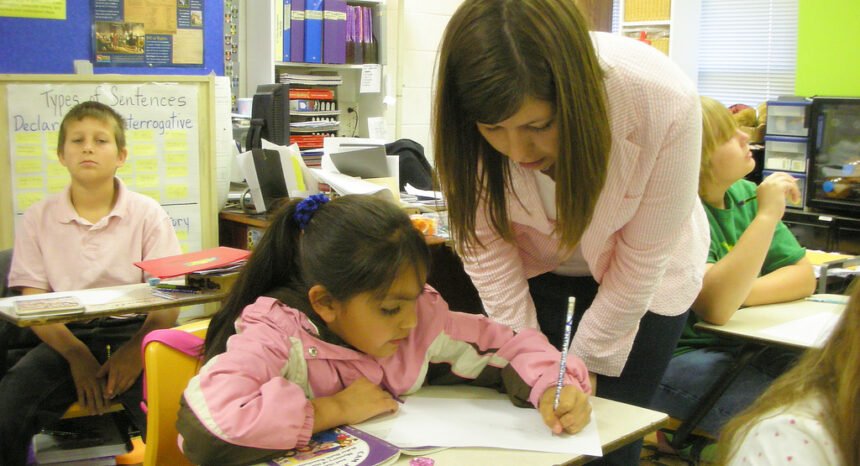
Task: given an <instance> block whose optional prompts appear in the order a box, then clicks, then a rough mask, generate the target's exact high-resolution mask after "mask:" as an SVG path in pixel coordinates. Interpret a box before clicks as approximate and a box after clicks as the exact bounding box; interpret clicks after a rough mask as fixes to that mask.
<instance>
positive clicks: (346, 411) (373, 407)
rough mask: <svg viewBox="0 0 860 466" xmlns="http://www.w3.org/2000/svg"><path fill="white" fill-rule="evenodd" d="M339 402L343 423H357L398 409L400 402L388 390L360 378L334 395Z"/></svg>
mask: <svg viewBox="0 0 860 466" xmlns="http://www.w3.org/2000/svg"><path fill="white" fill-rule="evenodd" d="M333 398H334V400H335V402H336V403H337V404H338V407H339V410H340V413H341V415H342V416H343V419H342V422H341V424H356V423H359V422H362V421H366V420H368V419H370V418H372V417H373V416H376V415H378V414H382V413H389V412H391V413H393V412H395V411H397V409H398V404H397V401H395V400H394V397H392V396H391V394H390V393H388V392H387V391H385V390H383V389H381V388H379V387H377V386H376V385H374V384H372V383H371V382H370V381H369V380H367V379H365V378H360V379H358V380H356V381H355V382H353V383H352V384H351V385H350V386H348V387H346V388H345V389H343V390H342V391H340V392H338V393H336V394H334V395H333Z"/></svg>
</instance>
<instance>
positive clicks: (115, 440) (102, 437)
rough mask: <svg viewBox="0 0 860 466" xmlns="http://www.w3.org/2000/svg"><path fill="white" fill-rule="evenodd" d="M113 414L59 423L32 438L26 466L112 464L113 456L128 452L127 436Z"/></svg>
mask: <svg viewBox="0 0 860 466" xmlns="http://www.w3.org/2000/svg"><path fill="white" fill-rule="evenodd" d="M114 416H115V415H114V414H104V415H101V416H85V417H76V418H72V419H61V420H59V421H57V422H56V423H55V424H54V425H52V426H51V427H50V428H47V429H43V430H42V432H40V433H38V434H36V436H34V437H33V449H32V457H31V458H30V461H28V464H38V465H56V466H59V465H64V466H72V465H89V466H99V465H107V464H116V456H117V455H124V454H126V453H128V452H129V451H131V449H132V444H131V440H130V439H129V436H128V433H127V432H125V429H123V428H121V427H120V425H121V424H122V423H120V422H117V420H116V418H115V417H114Z"/></svg>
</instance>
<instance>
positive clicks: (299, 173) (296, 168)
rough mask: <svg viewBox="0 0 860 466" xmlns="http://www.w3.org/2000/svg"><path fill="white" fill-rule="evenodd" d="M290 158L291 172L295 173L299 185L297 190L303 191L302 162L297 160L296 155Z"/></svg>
mask: <svg viewBox="0 0 860 466" xmlns="http://www.w3.org/2000/svg"><path fill="white" fill-rule="evenodd" d="M291 159H292V160H293V173H295V174H296V184H297V185H298V187H299V191H304V190H305V178H304V176H302V164H301V162H299V160H298V159H297V158H296V156H292V157H291Z"/></svg>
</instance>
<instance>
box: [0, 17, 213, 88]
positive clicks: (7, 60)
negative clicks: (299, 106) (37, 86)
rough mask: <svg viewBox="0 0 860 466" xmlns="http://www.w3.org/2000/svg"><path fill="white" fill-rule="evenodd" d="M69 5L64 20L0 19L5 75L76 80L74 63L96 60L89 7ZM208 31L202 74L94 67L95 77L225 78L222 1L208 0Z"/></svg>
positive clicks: (198, 71)
mask: <svg viewBox="0 0 860 466" xmlns="http://www.w3.org/2000/svg"><path fill="white" fill-rule="evenodd" d="M65 3H66V19H65V20H54V19H37V18H10V17H0V50H2V53H0V73H9V74H14V73H26V74H72V73H74V72H75V70H74V60H88V61H92V60H93V58H92V37H91V28H92V18H91V17H90V1H89V0H69V1H67V2H65ZM203 31H204V32H203V33H204V37H203V42H204V50H203V67H202V68H200V67H189V68H173V67H153V68H147V67H120V66H113V67H111V66H93V73H95V74H104V73H117V74H146V75H156V74H157V75H165V74H184V75H208V74H209V73H212V72H214V73H215V74H216V75H217V76H223V75H224V37H223V36H224V2H223V0H205V2H204V5H203Z"/></svg>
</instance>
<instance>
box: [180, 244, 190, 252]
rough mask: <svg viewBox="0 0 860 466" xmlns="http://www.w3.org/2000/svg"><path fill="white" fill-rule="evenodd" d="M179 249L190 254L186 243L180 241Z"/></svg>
mask: <svg viewBox="0 0 860 466" xmlns="http://www.w3.org/2000/svg"><path fill="white" fill-rule="evenodd" d="M179 249H181V250H182V254H188V245H187V244H185V243H179Z"/></svg>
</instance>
